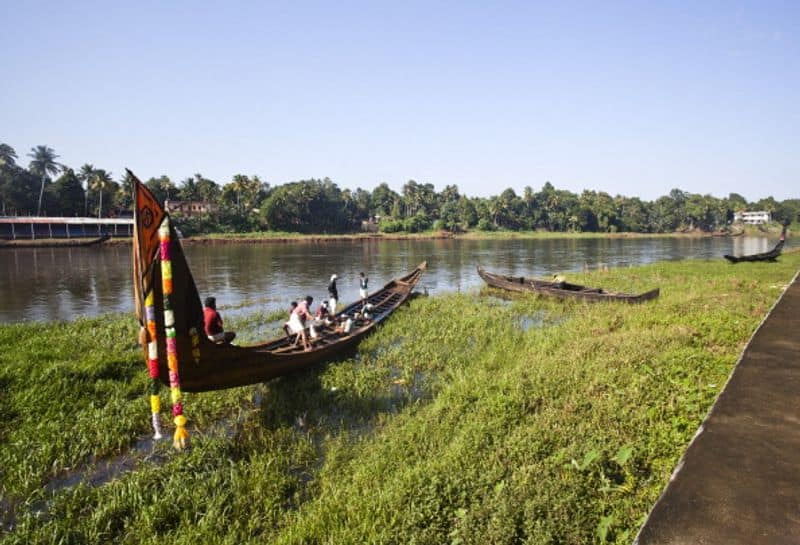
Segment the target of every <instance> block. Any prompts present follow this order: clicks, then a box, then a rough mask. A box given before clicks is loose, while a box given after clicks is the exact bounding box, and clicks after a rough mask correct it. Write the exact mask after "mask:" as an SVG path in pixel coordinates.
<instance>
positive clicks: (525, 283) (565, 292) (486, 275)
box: [478, 265, 659, 303]
mask: <svg viewBox="0 0 800 545" xmlns="http://www.w3.org/2000/svg"><path fill="white" fill-rule="evenodd" d="M478 275H479V276H480V277H481V278H482V279H483V280H484V281H485V282H486V283H487V284H488V285H489V286H491V287H493V288H500V289H504V290H510V291H520V292H534V293H538V294H540V295H548V296H552V297H560V298H562V299H568V298H572V299H581V300H584V301H619V302H623V303H641V302H644V301H649V300H651V299H655V298H656V297H658V295H659V288H656V289H654V290H650V291H648V292H645V293H641V294H639V295H632V294H629V293H618V292H613V291H606V290H604V289H602V288H588V287H586V286H581V285H580V284H571V283H569V282H549V281H547V280H536V279H533V278H526V277H524V276H506V275H501V274H495V273H490V272H488V271H485V270H484V269H483V268H482V267H481V266H480V265H479V266H478Z"/></svg>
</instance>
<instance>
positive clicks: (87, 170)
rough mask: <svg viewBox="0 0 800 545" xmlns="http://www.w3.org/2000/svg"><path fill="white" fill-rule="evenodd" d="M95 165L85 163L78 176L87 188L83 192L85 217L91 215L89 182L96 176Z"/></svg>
mask: <svg viewBox="0 0 800 545" xmlns="http://www.w3.org/2000/svg"><path fill="white" fill-rule="evenodd" d="M94 171H95V168H94V165H92V164H90V163H85V164H84V165H83V166H82V167H81V170H80V173H79V174H78V179H80V180H81V181H82V182H83V183H84V184H85V186H86V187H84V190H83V215H84V216H88V215H89V180H90V179H91V178H92V176H94Z"/></svg>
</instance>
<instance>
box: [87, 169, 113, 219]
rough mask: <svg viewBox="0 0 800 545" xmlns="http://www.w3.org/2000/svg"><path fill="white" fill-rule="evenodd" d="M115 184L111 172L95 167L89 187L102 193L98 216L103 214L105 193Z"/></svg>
mask: <svg viewBox="0 0 800 545" xmlns="http://www.w3.org/2000/svg"><path fill="white" fill-rule="evenodd" d="M113 185H114V180H113V179H112V178H111V173H110V172H106V171H105V170H104V169H102V168H98V169H95V171H94V173H93V174H92V177H91V178H90V179H89V188H90V189H91V190H92V191H96V192H97V193H98V194H99V195H100V204H99V205H98V206H97V217H98V218H100V217H101V216H102V214H103V193H104V192H106V191H107V190H109V189H110V188H111V187H112V186H113Z"/></svg>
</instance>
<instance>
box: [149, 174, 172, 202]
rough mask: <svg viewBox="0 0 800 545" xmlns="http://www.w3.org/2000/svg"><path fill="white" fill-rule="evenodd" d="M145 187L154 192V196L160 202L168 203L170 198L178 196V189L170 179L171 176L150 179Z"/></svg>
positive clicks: (163, 175)
mask: <svg viewBox="0 0 800 545" xmlns="http://www.w3.org/2000/svg"><path fill="white" fill-rule="evenodd" d="M144 185H146V186H147V188H148V189H149V190H150V191H152V192H153V195H154V196H155V198H156V199H158V200H159V202H162V203H163V202H164V201H168V200H169V199H170V197H172V196H173V195H177V194H178V188H177V187H175V184H174V183H172V180H170V179H169V176H167V175H165V174H162V175H161V176H159V177H158V178H150V179H149V180H147V181H146V182H145V183H144Z"/></svg>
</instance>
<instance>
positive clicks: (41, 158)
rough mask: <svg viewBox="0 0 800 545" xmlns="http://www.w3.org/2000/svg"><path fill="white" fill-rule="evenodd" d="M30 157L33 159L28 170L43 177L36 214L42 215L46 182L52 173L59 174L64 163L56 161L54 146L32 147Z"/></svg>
mask: <svg viewBox="0 0 800 545" xmlns="http://www.w3.org/2000/svg"><path fill="white" fill-rule="evenodd" d="M28 157H30V158H31V159H32V160H31V162H30V164H29V165H28V170H30V171H31V172H32V173H33V174H36V175H37V176H40V177H41V178H42V185H41V187H40V188H39V204H38V205H37V207H36V215H37V216H41V215H42V197H44V184H45V182H46V181H47V179H48V178H49V176H50V175H51V174H52V175H55V174H58V172H59V171H60V170H61V168H62V165H61V164H59V163H57V162H56V159H58V155H56V152H55V151H54V150H53V148H49V147H47V146H36V147H35V148H31V152H30V153H29V154H28Z"/></svg>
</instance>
